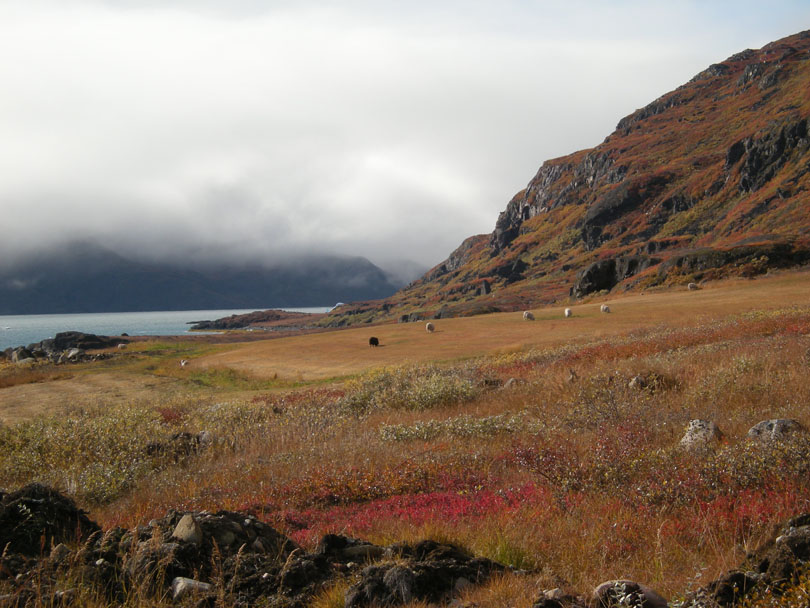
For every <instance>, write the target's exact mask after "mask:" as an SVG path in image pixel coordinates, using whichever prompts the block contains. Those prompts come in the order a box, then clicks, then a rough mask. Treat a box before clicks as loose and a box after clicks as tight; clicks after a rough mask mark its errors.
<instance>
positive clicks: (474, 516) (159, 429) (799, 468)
mask: <svg viewBox="0 0 810 608" xmlns="http://www.w3.org/2000/svg"><path fill="white" fill-rule="evenodd" d="M802 280H803V281H804V282H805V283H806V281H807V277H806V275H805V276H804V278H803V279H802ZM711 291H712V290H704V291H702V292H701V294H710V293H711ZM721 291H722V288H720V289H718V290H717V293H718V294H719V293H720V292H721ZM707 297H708V296H707ZM616 308H617V310H618V309H619V307H618V306H617V307H616ZM621 310H622V312H617V313H615V314H613V315H609V316H606V315H600V314H599V312H598V311H599V309H598V304H597V305H596V306H595V311H596V312H595V315H596V316H597V317H598V318H599V319H600V320H601V321H603V322H605V323H611V322H613V319H618V318H619V317H620V315H621V314H624V311H625V310H626V306H622V308H621ZM541 313H542V311H541ZM543 317H544V315H542V314H539V315H538V318H540V319H541V320H540V322H539V323H537V324H536V325H540V324H542V323H543V322H544V321H543ZM554 318H555V320H556V319H559V316H555V317H554ZM574 321H575V320H572V322H574ZM549 322H550V321H549ZM514 323H516V324H520V327H521V328H525V324H523V323H522V320H521V318H520V316H519V315H517V314H515V315H514ZM534 325H535V324H533V326H534ZM565 326H566V327H567V326H569V323H568V322H566V323H565ZM544 331H545V330H544ZM565 331H568V329H567V328H566V330H565ZM418 333H420V334H421V335H422V336H424V331H423V330H421V329H420V330H419V332H418ZM546 333H547V332H546ZM437 335H438V334H437ZM357 348H358V350H363V351H364V352H365V351H369V350H370V349H368V348H367V347H364V346H363V344H362V342H361V343H359V346H358V347H357ZM394 348H395V346H389V349H394ZM134 350H136V348H135V347H132V346H131V347H130V348H129V349H127V351H126V353H125V354H122V355H121V357H137V358H138V359H137V361H138V370H139V372H138V373H146V370H147V368H148V365H146V364H145V361H149V358H150V357H162V356H164V354H159V355H155V354H150V352H151V351H150V350H149V349H144V348H141V349H140V350H138V352H137V353H134V352H133V351H134ZM371 350H373V349H371ZM386 350H388V349H386ZM180 352H183V351H180ZM183 354H185V352H183ZM154 361H155V364H156V365H157V366H158V368H159V369H165V370H166V373H172V374H180V373H181V372H179V371H177V370H175V369H174V368H173V367H171V366H170V364H169V363H168V362H167V360H165V359H159V358H155V359H154ZM107 365H109V364H107ZM191 367H192V368H193V363H192V365H191ZM77 369H80V368H77ZM572 370H573V371H574V372H575V373H574V374H572V373H571V371H572ZM12 371H13V370H12ZM12 371H8V370H3V373H6V374H11V373H12ZM809 372H810V306H808V305H807V303H806V301H805V302H801V301H800V300H797V301H795V302H782V303H780V304H779V305H778V306H776V307H774V305H773V303H771V304H770V305H769V306H767V307H766V306H763V307H761V308H757V307H753V308H751V309H749V310H746V311H742V312H741V311H739V310H735V309H734V308H733V307H728V308H727V312H726V313H725V314H724V315H722V316H720V317H716V316H715V317H711V318H706V319H704V320H701V319H698V320H697V321H696V322H695V323H693V324H691V325H689V326H684V325H680V324H674V323H672V322H671V321H669V320H668V318H667V316H666V315H662V316H661V318H660V319H658V320H657V323H656V324H654V325H651V326H646V327H642V328H637V329H632V330H628V331H622V332H620V333H618V334H615V335H608V336H602V337H600V336H584V337H582V339H580V340H577V341H570V340H564V341H560V342H559V343H557V344H551V345H548V346H542V347H539V346H535V347H525V348H517V347H513V348H507V349H503V350H500V351H494V352H491V353H489V354H486V355H477V356H475V357H471V358H460V359H454V360H450V361H447V360H444V361H429V360H427V361H420V362H413V363H406V364H400V365H394V366H381V367H377V368H373V369H370V370H368V371H364V372H362V373H358V374H356V375H354V376H352V377H349V378H348V379H346V378H344V379H342V380H336V379H332V380H330V381H328V382H324V381H318V382H310V383H307V382H303V383H300V385H298V386H292V385H290V384H284V383H279V384H273V383H272V382H270V381H268V382H267V383H266V384H260V383H259V384H256V383H255V379H251V382H247V384H245V383H244V382H242V381H241V380H240V381H238V382H237V381H236V380H234V378H233V377H231V376H227V377H225V376H223V378H219V380H217V377H215V376H211V378H210V379H211V382H214V383H216V382H219V384H218V385H216V386H213V387H212V386H200V385H199V384H195V383H194V382H193V381H191V380H189V382H188V384H187V390H186V391H185V392H183V391H178V390H176V387H175V390H174V391H173V392H172V393H171V394H167V395H163V396H161V395H158V396H155V395H150V396H149V397H148V398H145V399H133V400H132V401H130V402H103V401H102V402H99V403H98V404H85V403H82V402H81V401H77V402H76V403H74V404H73V405H72V406H71V407H70V408H68V409H67V410H66V411H60V412H59V413H58V415H50V416H48V415H38V416H36V417H33V418H31V419H28V420H24V421H21V422H17V423H16V424H12V425H5V426H2V427H0V487H2V488H3V489H5V490H14V489H16V488H19V487H21V486H23V485H25V484H27V483H30V482H32V481H38V482H41V483H44V484H48V485H49V486H52V487H53V488H56V489H58V490H59V491H61V492H64V493H67V494H68V495H70V496H71V497H72V498H74V499H75V500H76V501H77V503H78V504H79V505H81V506H82V507H84V508H85V509H87V510H88V511H89V514H90V517H91V518H92V519H93V520H94V521H96V522H98V523H99V524H100V525H101V526H102V528H104V529H108V528H111V527H113V526H123V527H126V528H132V527H134V526H136V525H138V524H144V523H146V522H148V521H149V520H150V519H153V518H159V517H162V516H163V515H165V514H166V513H167V512H168V511H170V510H171V509H174V510H177V511H191V510H194V511H201V510H207V511H209V512H215V511H217V510H219V509H227V510H232V511H240V512H244V513H246V514H250V515H253V516H255V517H256V518H257V519H259V520H261V521H264V522H266V523H268V524H270V525H271V526H272V527H273V528H275V529H276V530H278V531H279V532H282V533H284V534H286V535H287V536H288V537H290V538H291V539H292V540H294V541H295V542H297V543H299V544H300V545H302V546H303V547H304V548H305V549H313V548H314V547H315V545H317V543H318V541H319V540H320V539H321V537H322V536H323V535H324V534H326V533H333V532H335V533H341V534H346V535H349V536H352V537H356V538H361V539H364V540H368V541H371V542H373V543H376V544H390V543H393V542H398V541H408V542H413V541H419V540H422V539H433V540H436V541H441V542H452V543H454V544H456V545H458V546H461V547H463V548H465V549H467V550H468V551H469V552H471V553H472V554H474V555H477V556H481V557H486V558H490V559H492V560H495V561H497V562H500V563H502V564H505V565H508V566H512V567H513V570H510V571H508V572H507V573H505V574H502V575H499V576H495V577H493V578H491V579H489V580H488V581H487V582H485V583H484V584H482V585H472V586H469V587H467V588H464V589H461V590H460V591H459V592H458V597H459V599H460V601H461V602H462V604H461V605H470V606H471V605H475V606H478V607H496V606H498V607H500V606H514V607H516V608H521V607H525V608H529V607H531V606H532V605H533V603H534V602H535V601H537V599H538V597H539V596H540V594H541V592H542V590H544V589H552V588H556V587H561V588H563V589H565V590H569V591H575V592H587V591H589V590H591V589H593V588H594V587H595V586H596V585H597V584H599V583H601V582H603V581H606V580H613V579H631V580H636V581H640V582H642V583H644V584H646V585H648V586H650V587H652V588H654V589H655V590H657V591H659V592H660V593H661V594H662V595H664V596H665V597H668V598H670V599H672V600H674V601H677V600H678V598H683V597H684V595H685V594H686V593H687V592H688V591H689V590H690V589H695V588H697V587H700V586H702V585H705V584H706V583H708V582H709V581H712V580H714V579H716V578H717V577H718V576H719V575H721V574H722V573H724V572H725V571H727V570H729V569H732V568H735V567H737V566H738V565H739V564H741V563H742V562H743V561H744V559H745V556H746V553H747V552H749V551H751V550H753V549H754V548H755V547H756V546H757V545H758V544H760V543H761V542H763V541H764V540H766V539H767V538H769V537H770V536H771V535H772V533H773V529H774V526H775V525H776V524H778V523H780V522H783V521H785V520H786V519H788V518H790V517H792V516H795V515H797V514H800V513H805V512H810V484H808V483H807V479H808V475H810V439H808V438H807V437H805V436H803V435H801V434H798V435H795V436H793V437H792V438H791V439H790V440H789V441H774V442H761V441H754V440H750V439H749V438H748V437H747V432H748V430H749V428H751V427H752V426H753V425H755V424H756V423H758V422H760V421H762V420H766V419H774V418H791V419H795V420H797V421H799V422H800V423H801V424H803V425H804V426H805V427H807V428H810V373H809ZM26 373H28V374H30V373H31V372H26ZM41 373H42V374H45V375H47V370H43V371H42V372H41ZM76 373H79V372H76ZM182 373H184V374H185V373H187V372H185V371H183V372H182ZM192 373H193V374H197V376H191V375H189V376H187V378H192V379H193V378H194V377H199V376H198V375H199V374H200V373H201V372H200V371H199V370H197V371H193V369H192V371H191V372H188V374H192ZM184 377H186V376H184ZM240 377H241V376H240ZM513 379H514V380H513ZM639 379H641V380H639ZM30 381H31V382H39V381H40V380H39V379H38V378H33V377H32V378H30ZM44 381H45V380H43V382H44ZM26 386H27V385H26ZM694 419H702V420H710V421H714V422H715V423H716V424H717V425H718V426H719V427H720V429H721V430H722V433H723V440H722V442H720V443H719V444H718V445H717V446H716V447H713V448H710V449H708V450H707V451H700V452H696V451H690V450H685V449H683V448H682V447H681V446H680V440H681V437H682V436H683V434H684V431H685V429H686V428H687V426H688V424H689V422H690V421H691V420H694ZM202 431H206V432H207V435H206V442H205V445H204V446H202V444H199V445H198V444H197V443H193V444H189V443H188V442H186V443H178V442H176V441H175V440H176V439H177V438H178V437H185V438H188V437H198V436H199V434H200V433H201V432H202ZM182 433H186V434H187V435H182ZM150 445H152V446H154V445H158V446H163V447H162V448H161V449H150V448H149V446H150ZM65 576H66V577H68V579H70V578H71V573H70V572H68V573H67V574H66V575H65ZM352 576H353V575H352V574H351V573H349V574H347V575H346V578H345V580H341V581H339V582H338V583H336V584H333V585H332V586H330V587H328V588H325V589H324V590H323V592H322V593H321V594H320V595H318V596H316V597H315V598H314V599H313V600H312V601H313V604H312V605H315V606H321V607H326V606H330V607H338V606H341V605H342V603H343V598H344V591H345V590H346V589H347V588H349V586H350V585H351V584H352V583H353V582H354V581H353V579H352ZM79 579H80V576H79V574H78V573H75V576H73V578H72V579H71V580H72V581H73V583H74V584H78V585H79V586H80V585H81V583H80V581H79ZM808 580H810V570H808V572H807V573H804V574H803V575H801V576H799V577H798V579H796V581H795V582H794V585H793V586H792V587H790V588H789V589H787V592H786V595H783V596H780V597H781V598H782V599H774V598H775V596H773V595H769V594H767V593H761V594H758V595H755V596H754V597H751V598H749V599H748V600H746V601H747V604H746V605H747V606H748V607H749V608H760V607H765V606H773V605H785V606H787V605H792V604H789V603H779V602H782V601H787V602H789V601H792V600H791V598H794V599H795V598H799V599H798V600H796V601H798V602H799V603H798V604H797V605H800V604H802V602H803V601H804V602H805V603H806V597H807V593H808V591H810V584H808ZM77 581H79V582H77ZM10 591H13V581H8V580H5V581H0V594H2V593H6V592H10ZM785 598H787V599H785ZM801 598H805V599H804V600H801ZM82 601H83V603H84V604H85V605H91V606H92V605H94V602H95V605H103V604H104V600H103V599H94V598H93V597H92V596H91V595H89V594H88V595H87V596H86V597H84V596H83V600H82ZM171 603H172V602H171V600H170V599H169V598H168V597H160V596H157V597H145V596H140V595H138V596H133V597H131V598H129V600H128V605H132V606H161V605H164V604H165V605H170V604H171ZM426 605H427V604H424V603H412V604H410V606H426Z"/></svg>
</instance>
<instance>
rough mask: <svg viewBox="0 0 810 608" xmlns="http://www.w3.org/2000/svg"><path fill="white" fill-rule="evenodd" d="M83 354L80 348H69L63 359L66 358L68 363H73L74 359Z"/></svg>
mask: <svg viewBox="0 0 810 608" xmlns="http://www.w3.org/2000/svg"><path fill="white" fill-rule="evenodd" d="M83 354H84V351H83V350H82V349H81V348H71V349H70V350H68V351H67V353H66V354H65V358H67V359H68V360H70V361H75V360H76V359H78V358H79V357H81V356H82V355H83Z"/></svg>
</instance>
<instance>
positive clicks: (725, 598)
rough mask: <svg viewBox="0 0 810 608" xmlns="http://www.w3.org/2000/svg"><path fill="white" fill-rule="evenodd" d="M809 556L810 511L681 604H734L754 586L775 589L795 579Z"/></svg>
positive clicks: (696, 607)
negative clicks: (737, 565)
mask: <svg viewBox="0 0 810 608" xmlns="http://www.w3.org/2000/svg"><path fill="white" fill-rule="evenodd" d="M808 560H810V513H806V514H804V515H799V516H797V517H794V518H792V519H790V520H788V521H787V522H785V523H784V524H783V525H782V526H780V527H779V529H778V531H777V532H776V534H775V536H774V537H773V538H772V539H771V540H769V541H767V542H765V543H764V544H762V545H761V546H760V547H759V548H758V549H756V550H755V551H754V552H752V553H751V554H749V555H748V557H747V558H746V561H745V562H744V563H742V564H741V565H740V567H739V568H736V569H734V570H730V571H729V572H726V573H725V574H723V575H722V576H721V577H720V578H718V579H716V580H714V581H712V582H711V583H709V584H708V585H706V586H705V587H703V588H701V589H698V590H697V591H696V592H694V593H692V594H690V596H688V597H687V598H686V601H684V602H683V604H682V605H683V606H684V608H703V607H706V606H711V607H717V606H720V607H721V608H724V607H725V606H734V605H737V604H738V603H739V602H740V601H742V600H743V599H744V598H745V597H746V596H748V595H750V593H751V592H752V591H754V590H757V589H763V590H764V589H774V588H776V589H778V588H780V587H782V586H783V585H785V584H786V583H791V582H795V581H796V579H797V577H799V576H801V573H802V572H803V571H804V568H805V567H806V563H807V562H808Z"/></svg>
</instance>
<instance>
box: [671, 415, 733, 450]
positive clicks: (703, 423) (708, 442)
mask: <svg viewBox="0 0 810 608" xmlns="http://www.w3.org/2000/svg"><path fill="white" fill-rule="evenodd" d="M722 440H723V432H722V431H721V430H720V429H719V428H718V427H717V425H716V424H715V423H714V422H712V421H711V420H690V421H689V424H688V425H687V427H686V431H685V432H684V435H683V437H681V442H680V445H681V447H682V448H684V449H685V450H688V451H690V452H703V451H706V450H710V449H713V448H716V447H717V446H718V445H719V444H720V442H721V441H722Z"/></svg>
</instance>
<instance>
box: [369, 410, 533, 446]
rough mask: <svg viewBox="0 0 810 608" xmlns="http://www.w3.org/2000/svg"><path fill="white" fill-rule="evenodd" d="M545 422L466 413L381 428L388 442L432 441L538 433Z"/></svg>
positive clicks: (383, 437) (382, 435) (523, 416)
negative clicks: (445, 438)
mask: <svg viewBox="0 0 810 608" xmlns="http://www.w3.org/2000/svg"><path fill="white" fill-rule="evenodd" d="M540 428H541V423H540V422H539V421H537V420H529V419H528V418H527V416H526V414H525V413H519V414H499V415H496V416H485V417H483V418H478V417H475V416H469V415H467V414H463V415H461V416H456V417H455V418H449V419H447V420H424V421H419V422H416V423H414V424H386V425H383V426H382V427H380V437H381V438H382V439H383V440H384V441H413V440H421V441H429V440H431V439H435V438H437V437H441V436H450V437H489V436H492V435H497V434H499V433H536V432H539V431H540Z"/></svg>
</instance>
